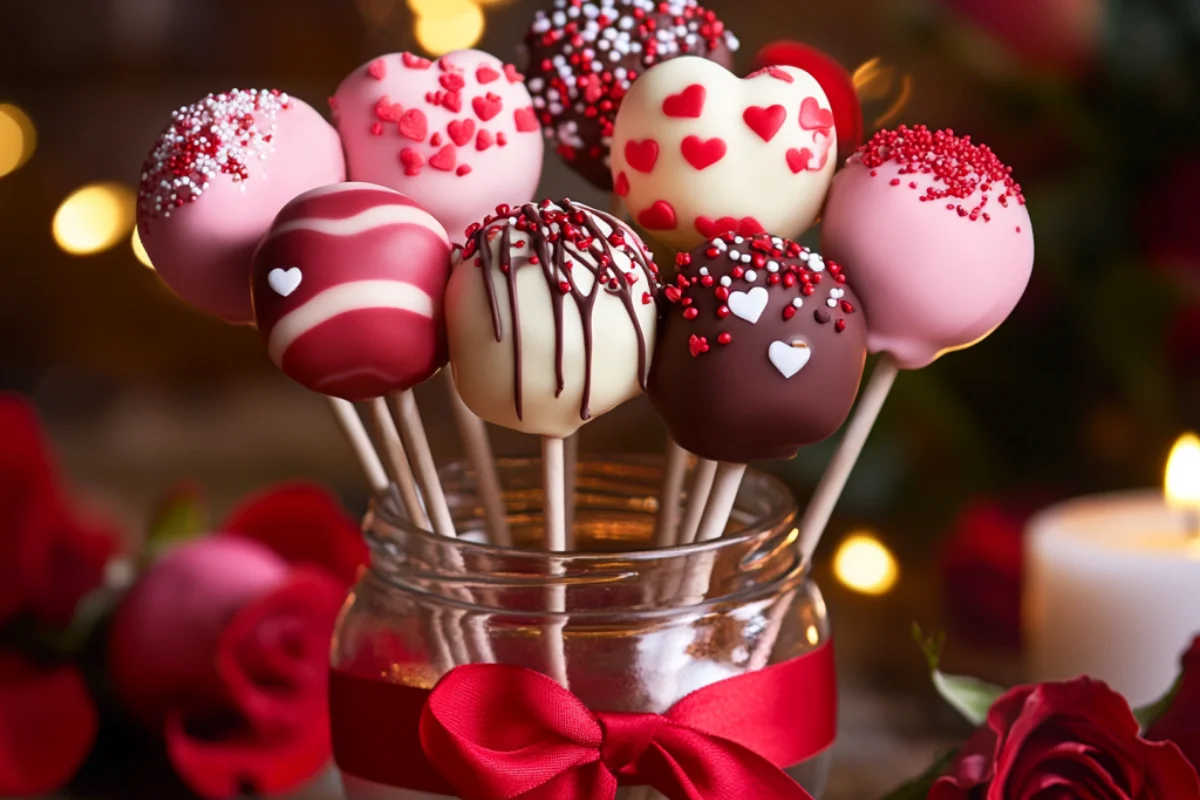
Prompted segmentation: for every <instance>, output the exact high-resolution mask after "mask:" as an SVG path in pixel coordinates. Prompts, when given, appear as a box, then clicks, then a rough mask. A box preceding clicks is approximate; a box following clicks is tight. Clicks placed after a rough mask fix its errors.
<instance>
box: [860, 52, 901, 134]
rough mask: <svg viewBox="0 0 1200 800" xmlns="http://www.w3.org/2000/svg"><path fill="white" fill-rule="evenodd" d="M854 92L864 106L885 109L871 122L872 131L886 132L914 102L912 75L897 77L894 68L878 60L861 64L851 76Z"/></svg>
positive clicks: (870, 60)
mask: <svg viewBox="0 0 1200 800" xmlns="http://www.w3.org/2000/svg"><path fill="white" fill-rule="evenodd" d="M852 79H853V81H854V90H855V92H856V93H857V94H858V99H859V101H860V102H861V103H862V104H863V105H864V106H866V105H874V106H875V107H879V106H880V105H881V104H882V105H883V111H882V112H880V113H879V115H878V116H876V117H875V119H874V120H873V121H872V122H871V128H872V129H877V128H883V127H886V126H887V125H889V124H890V123H892V122H894V121H895V120H897V119H898V118H899V117H900V115H901V114H902V113H904V109H906V108H907V107H908V104H909V102H910V101H911V100H912V92H913V80H912V76H911V75H897V70H896V68H895V67H893V66H890V65H889V64H886V63H884V61H883V59H881V58H879V57H878V56H876V57H874V58H871V59H868V60H867V61H864V62H863V63H862V64H859V66H858V69H856V70H854V75H853V76H852Z"/></svg>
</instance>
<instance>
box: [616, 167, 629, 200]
mask: <svg viewBox="0 0 1200 800" xmlns="http://www.w3.org/2000/svg"><path fill="white" fill-rule="evenodd" d="M613 191H614V192H616V193H617V197H628V196H629V176H628V175H626V174H625V170H621V171H620V172H618V173H617V180H616V181H615V182H614V183H613Z"/></svg>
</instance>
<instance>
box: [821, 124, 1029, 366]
mask: <svg viewBox="0 0 1200 800" xmlns="http://www.w3.org/2000/svg"><path fill="white" fill-rule="evenodd" d="M822 240H823V247H824V250H825V252H826V253H827V254H828V255H829V257H830V258H833V259H836V260H837V261H839V262H841V263H842V264H845V265H846V266H847V268H849V269H852V270H853V271H854V276H855V288H856V289H857V291H858V296H859V299H860V300H861V301H862V304H863V308H864V309H865V310H866V313H867V318H868V319H869V320H870V321H871V324H870V326H869V327H870V334H869V344H870V348H871V351H872V352H886V353H889V354H891V355H892V356H893V357H894V358H895V359H896V361H897V363H898V364H899V365H900V367H901V368H903V369H920V368H921V367H925V366H927V365H929V364H930V363H932V362H933V361H935V360H936V359H937V358H938V357H939V356H941V355H943V354H945V353H947V352H950V351H953V350H959V349H962V348H964V347H969V346H971V345H973V344H975V343H976V342H978V341H980V340H981V339H983V338H985V337H986V336H988V334H990V333H991V332H992V331H994V330H995V329H996V328H997V327H999V325H1000V324H1001V323H1002V322H1004V320H1005V319H1007V317H1008V315H1009V314H1010V313H1012V310H1013V308H1014V307H1016V305H1017V302H1018V301H1019V300H1020V299H1021V295H1022V294H1024V292H1025V287H1026V286H1027V285H1028V283H1029V276H1030V274H1031V272H1032V270H1033V227H1032V225H1031V223H1030V220H1029V211H1028V210H1027V209H1026V207H1025V196H1024V195H1023V194H1022V193H1021V187H1020V185H1019V184H1017V183H1016V182H1015V181H1014V180H1013V178H1012V170H1011V168H1009V167H1007V166H1005V165H1004V164H1003V163H1002V162H1001V161H1000V160H999V159H998V158H997V157H996V155H995V153H993V152H992V151H991V149H990V148H988V147H987V146H986V145H981V144H976V143H975V142H973V141H971V137H969V136H963V137H960V136H956V135H955V134H954V132H953V131H937V132H934V131H931V130H929V129H928V128H926V127H925V126H923V125H918V126H916V127H914V128H908V127H905V126H900V127H899V128H897V129H896V130H885V131H880V132H879V133H877V134H875V136H874V137H873V138H872V139H871V141H869V142H867V143H866V144H865V145H863V146H862V147H861V148H859V149H858V151H856V152H855V153H854V155H852V156H851V157H850V159H849V161H848V162H847V164H846V167H845V169H843V170H842V171H841V172H839V173H838V174H837V176H836V177H835V178H834V181H833V188H832V189H831V190H830V193H829V199H828V202H827V204H826V207H825V217H824V222H823V224H822Z"/></svg>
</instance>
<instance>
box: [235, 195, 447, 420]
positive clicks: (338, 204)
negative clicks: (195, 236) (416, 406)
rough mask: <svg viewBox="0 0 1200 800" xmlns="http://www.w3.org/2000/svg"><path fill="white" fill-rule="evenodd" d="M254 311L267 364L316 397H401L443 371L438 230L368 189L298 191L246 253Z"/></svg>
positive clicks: (417, 210)
mask: <svg viewBox="0 0 1200 800" xmlns="http://www.w3.org/2000/svg"><path fill="white" fill-rule="evenodd" d="M253 277H254V312H255V315H256V317H257V319H258V327H259V330H260V331H261V332H262V336H263V340H264V341H265V342H266V344H267V351H268V352H269V353H270V356H271V360H272V361H274V362H275V363H276V364H277V365H278V366H279V368H280V369H281V370H283V371H284V373H286V374H287V375H288V376H289V377H291V378H292V379H294V380H295V381H297V382H298V383H301V384H303V385H304V386H307V387H308V388H310V389H313V390H314V391H317V392H321V393H322V394H328V395H332V396H334V397H341V398H344V399H346V400H353V401H361V400H367V399H370V398H373V397H380V396H382V395H386V394H388V393H390V392H396V391H403V390H406V389H410V388H412V387H413V386H416V385H417V384H419V383H422V382H424V381H425V380H427V379H429V378H430V377H431V376H432V375H433V374H434V373H435V372H437V371H438V370H439V369H441V368H442V367H443V366H445V364H446V332H445V322H444V318H443V311H442V309H443V303H444V301H445V292H446V282H447V281H448V280H449V277H450V240H449V238H448V237H447V236H446V231H445V229H443V228H442V226H441V225H440V224H439V223H438V221H437V220H436V219H434V218H433V217H432V216H431V215H430V214H429V213H428V212H426V211H425V210H424V209H422V208H421V207H420V206H418V205H417V204H416V203H415V202H414V201H412V200H410V199H409V198H407V197H405V196H404V195H402V194H400V193H399V192H395V191H393V190H391V189H388V188H385V187H382V186H377V185H374V184H367V183H342V184H336V185H333V186H326V187H322V188H319V189H315V190H313V191H311V192H308V193H306V194H303V195H301V196H300V197H297V198H296V199H295V200H293V201H292V202H291V203H289V204H288V205H287V206H286V207H285V208H284V209H283V211H281V212H280V214H279V216H278V218H276V220H275V224H274V225H272V227H271V230H270V232H269V233H268V234H267V236H266V238H265V239H263V242H262V245H261V246H260V247H259V249H258V252H257V253H256V254H255V256H254V271H253Z"/></svg>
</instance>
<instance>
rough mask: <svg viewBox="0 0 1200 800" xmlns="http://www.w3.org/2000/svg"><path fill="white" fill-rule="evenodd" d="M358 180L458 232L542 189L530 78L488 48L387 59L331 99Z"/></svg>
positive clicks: (365, 68)
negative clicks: (397, 195) (395, 194)
mask: <svg viewBox="0 0 1200 800" xmlns="http://www.w3.org/2000/svg"><path fill="white" fill-rule="evenodd" d="M330 105H331V107H332V108H333V112H334V117H335V121H336V124H337V127H338V132H339V133H340V134H341V137H342V142H343V143H344V145H345V148H346V161H347V165H348V168H349V173H350V178H351V180H356V181H369V182H371V183H378V184H381V185H383V186H388V187H390V188H392V189H395V190H396V191H399V192H403V193H404V194H406V195H408V196H409V197H411V198H413V199H414V200H416V201H417V202H418V203H420V204H421V206H422V207H424V208H425V209H427V210H428V211H429V213H431V214H433V216H434V217H436V218H437V220H438V221H439V222H440V223H442V226H443V227H444V228H445V229H446V230H447V231H450V232H451V233H452V234H453V236H455V237H460V236H461V235H462V232H463V231H464V230H466V228H467V226H468V225H470V224H471V223H473V222H476V221H477V220H479V219H481V218H482V217H483V216H485V215H486V214H487V212H488V211H490V210H491V209H493V208H495V207H496V206H497V205H499V204H500V203H509V204H512V205H520V204H521V203H525V202H528V201H529V200H531V199H532V198H533V196H534V193H535V192H536V191H537V185H538V181H539V180H540V179H541V175H542V157H543V154H544V152H545V143H544V142H543V140H542V136H541V126H540V125H539V124H538V120H537V116H536V115H535V114H534V110H533V100H532V99H531V98H530V96H529V92H528V91H527V90H526V88H525V83H524V77H523V76H522V75H521V74H520V73H519V72H517V69H516V67H514V66H513V65H512V64H505V63H504V62H502V61H500V59H498V58H496V57H495V56H493V55H489V54H488V53H484V52H482V51H479V50H459V51H456V52H453V53H447V54H446V55H444V56H442V57H441V58H439V59H437V60H434V61H431V60H429V59H426V58H422V57H420V56H417V55H413V54H412V53H392V54H389V55H384V56H379V57H378V58H375V59H372V60H371V61H369V62H367V63H366V64H363V65H362V66H361V67H359V68H358V69H356V70H354V71H353V72H351V73H350V74H349V75H348V76H347V77H346V78H345V80H343V81H342V83H341V85H340V86H338V89H337V92H336V93H335V94H334V96H333V97H332V98H331V99H330Z"/></svg>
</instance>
